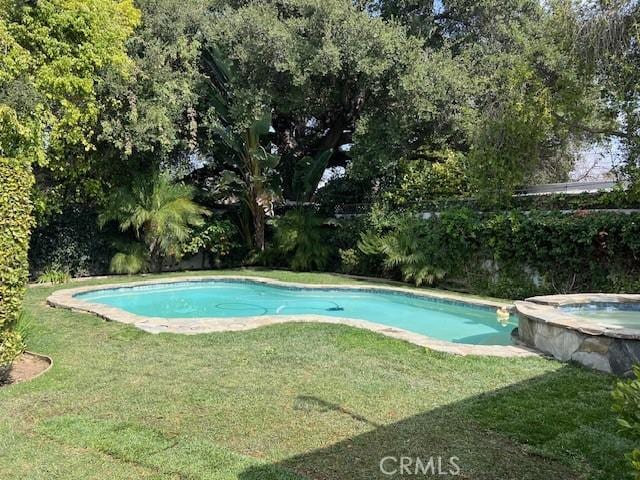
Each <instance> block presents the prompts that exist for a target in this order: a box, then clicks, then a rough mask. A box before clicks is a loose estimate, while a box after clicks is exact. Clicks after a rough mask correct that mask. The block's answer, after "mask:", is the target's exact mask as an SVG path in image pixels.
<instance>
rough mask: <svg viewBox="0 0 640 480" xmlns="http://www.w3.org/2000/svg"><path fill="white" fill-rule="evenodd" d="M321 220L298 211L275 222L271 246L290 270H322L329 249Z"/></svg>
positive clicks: (301, 210) (287, 214) (306, 212)
mask: <svg viewBox="0 0 640 480" xmlns="http://www.w3.org/2000/svg"><path fill="white" fill-rule="evenodd" d="M323 225H324V220H323V219H322V218H320V217H319V216H317V215H316V214H315V212H313V211H311V210H305V209H302V208H297V209H295V210H291V211H289V212H287V213H286V214H285V215H284V216H283V217H281V218H279V219H277V220H276V221H275V234H274V247H275V250H276V251H277V252H278V253H279V254H280V255H281V257H283V258H285V260H286V263H287V264H288V265H289V267H290V268H291V269H292V270H313V269H317V270H322V269H324V268H325V266H326V264H327V260H328V257H329V253H330V249H329V247H328V246H327V244H326V242H325V238H324V233H323V230H322V227H323Z"/></svg>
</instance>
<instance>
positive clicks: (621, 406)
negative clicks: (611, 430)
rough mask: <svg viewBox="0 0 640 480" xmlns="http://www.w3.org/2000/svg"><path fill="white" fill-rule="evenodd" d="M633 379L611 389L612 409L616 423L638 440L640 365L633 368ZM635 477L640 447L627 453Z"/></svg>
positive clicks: (639, 475)
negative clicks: (616, 415)
mask: <svg viewBox="0 0 640 480" xmlns="http://www.w3.org/2000/svg"><path fill="white" fill-rule="evenodd" d="M633 372H634V374H635V377H636V378H635V380H628V381H620V382H618V384H617V386H616V388H615V390H614V391H613V411H614V412H616V413H617V414H618V424H619V425H620V428H621V429H622V431H623V432H624V433H625V434H626V435H628V436H629V437H630V438H631V439H633V440H635V441H638V442H640V365H636V366H634V368H633ZM628 458H629V461H630V462H631V466H632V468H633V469H634V470H635V472H636V478H638V479H640V448H636V449H634V450H633V451H632V452H631V453H629V455H628Z"/></svg>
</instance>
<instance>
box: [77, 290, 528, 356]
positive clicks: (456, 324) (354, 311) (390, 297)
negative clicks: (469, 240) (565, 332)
mask: <svg viewBox="0 0 640 480" xmlns="http://www.w3.org/2000/svg"><path fill="white" fill-rule="evenodd" d="M73 298H74V299H76V300H80V301H82V302H85V303H87V304H100V305H105V306H108V307H111V308H116V309H119V310H122V311H125V312H128V313H131V314H133V315H135V316H138V317H152V318H163V319H166V323H169V324H170V323H171V322H172V321H174V322H179V321H183V320H184V319H194V320H195V321H198V319H211V318H213V319H229V321H230V322H231V321H236V320H237V319H238V318H243V317H247V318H255V317H278V316H289V317H290V316H306V315H314V316H322V317H330V318H344V319H354V320H364V321H367V322H373V323H375V324H382V325H385V326H388V327H392V328H397V329H402V330H406V331H409V332H415V333H418V334H422V335H425V336H429V337H431V338H435V339H439V340H444V341H447V342H453V343H464V344H472V345H510V344H511V343H512V342H511V331H512V330H513V328H514V327H515V326H516V323H515V322H514V321H513V319H509V320H508V321H507V322H506V323H504V324H502V323H500V322H499V321H498V319H497V317H496V311H495V307H485V306H479V305H471V304H466V303H462V302H456V301H451V300H442V299H437V298H429V297H425V296H419V295H412V294H410V293H406V292H399V291H389V290H382V289H363V288H357V289H356V288H313V287H306V286H305V287H302V286H300V287H297V286H296V287H291V286H282V285H272V284H265V283H262V282H257V281H251V280H230V279H225V280H199V281H184V282H172V283H159V284H150V285H138V286H126V287H111V288H102V289H98V290H95V289H94V290H91V291H86V292H80V293H75V294H74V295H73Z"/></svg>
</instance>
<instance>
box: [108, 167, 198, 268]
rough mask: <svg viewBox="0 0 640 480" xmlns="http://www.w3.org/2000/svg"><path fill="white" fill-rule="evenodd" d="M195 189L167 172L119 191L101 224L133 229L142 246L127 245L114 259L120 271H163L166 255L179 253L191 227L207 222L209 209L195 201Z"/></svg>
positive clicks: (111, 200) (127, 229)
mask: <svg viewBox="0 0 640 480" xmlns="http://www.w3.org/2000/svg"><path fill="white" fill-rule="evenodd" d="M193 196H194V189H193V187H191V186H188V185H184V184H182V183H174V182H172V180H171V179H170V178H169V176H168V175H166V174H155V175H152V176H151V177H148V176H138V177H136V178H135V179H134V180H133V182H132V184H131V186H130V187H129V188H122V189H120V190H118V191H116V192H115V193H114V194H113V195H112V196H111V197H110V198H109V199H108V201H107V205H106V208H105V209H104V211H103V212H102V213H101V214H100V216H99V217H98V222H99V224H100V226H104V225H105V224H106V223H107V222H110V221H115V222H117V223H118V225H119V227H120V230H122V231H123V232H125V231H132V232H133V233H134V235H135V236H136V238H137V239H138V240H139V241H140V242H141V243H142V245H134V246H131V247H128V248H125V249H124V250H125V251H123V252H119V253H118V254H116V255H115V256H114V257H113V259H112V261H111V270H112V271H114V272H116V273H137V272H138V271H141V270H146V269H150V270H152V271H160V270H161V269H162V262H163V260H164V259H165V258H166V257H168V256H169V257H170V256H174V257H175V256H177V255H178V253H179V246H180V244H181V243H182V242H184V241H185V240H186V239H187V237H188V235H189V232H190V229H189V227H191V226H199V225H202V224H203V223H204V219H203V216H205V215H208V214H209V212H208V211H207V210H206V209H205V208H203V207H201V206H200V205H198V204H197V203H195V202H194V201H193ZM141 247H143V248H141Z"/></svg>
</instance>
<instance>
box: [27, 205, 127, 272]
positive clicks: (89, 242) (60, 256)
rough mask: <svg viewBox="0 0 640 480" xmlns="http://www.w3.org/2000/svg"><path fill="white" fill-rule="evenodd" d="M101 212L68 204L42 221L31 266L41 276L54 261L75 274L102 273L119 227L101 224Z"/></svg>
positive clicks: (33, 242) (33, 244)
mask: <svg viewBox="0 0 640 480" xmlns="http://www.w3.org/2000/svg"><path fill="white" fill-rule="evenodd" d="M97 218H98V214H97V213H96V211H95V210H94V209H93V208H91V207H87V206H81V205H77V204H73V205H68V206H66V207H65V208H64V209H63V210H62V212H60V213H59V214H56V215H53V216H50V217H49V218H47V219H43V220H44V221H42V222H41V224H39V225H38V226H37V227H36V229H35V230H34V232H33V235H32V236H31V245H30V247H29V269H30V271H31V275H32V276H33V277H35V278H38V277H39V276H40V274H41V273H42V272H43V271H44V270H45V269H47V268H48V267H50V266H52V265H62V266H64V268H65V269H66V270H67V271H68V272H69V274H70V275H71V276H73V277H82V276H88V275H102V274H104V273H106V272H107V269H108V266H109V260H110V259H111V257H112V256H113V254H114V251H113V248H112V245H111V244H112V239H113V237H114V235H115V234H116V233H117V230H115V229H103V230H100V229H99V228H98V223H97Z"/></svg>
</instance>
